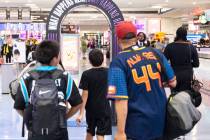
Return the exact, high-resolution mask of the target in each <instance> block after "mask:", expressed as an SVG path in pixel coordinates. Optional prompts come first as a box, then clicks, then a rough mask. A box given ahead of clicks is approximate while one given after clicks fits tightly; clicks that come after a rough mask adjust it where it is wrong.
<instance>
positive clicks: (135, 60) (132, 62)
mask: <svg viewBox="0 0 210 140" xmlns="http://www.w3.org/2000/svg"><path fill="white" fill-rule="evenodd" d="M140 61H141V56H140V55H138V54H137V55H135V56H132V58H129V59H128V60H127V63H128V65H129V67H130V68H132V67H133V66H134V65H135V64H137V63H138V62H140Z"/></svg>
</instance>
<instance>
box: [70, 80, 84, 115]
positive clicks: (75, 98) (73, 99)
mask: <svg viewBox="0 0 210 140" xmlns="http://www.w3.org/2000/svg"><path fill="white" fill-rule="evenodd" d="M68 102H69V103H70V105H71V106H72V107H71V109H70V110H69V112H68V113H67V115H66V118H67V119H69V118H70V117H72V116H73V115H74V114H76V113H77V111H78V110H79V109H80V108H81V105H82V98H81V96H80V94H79V90H78V88H77V86H76V84H75V82H74V81H73V86H72V91H71V96H70V98H69V99H68Z"/></svg>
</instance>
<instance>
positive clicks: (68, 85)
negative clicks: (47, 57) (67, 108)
mask: <svg viewBox="0 0 210 140" xmlns="http://www.w3.org/2000/svg"><path fill="white" fill-rule="evenodd" d="M72 87H73V79H72V78H71V75H70V74H68V82H67V90H66V100H68V99H69V98H70V96H71V91H72Z"/></svg>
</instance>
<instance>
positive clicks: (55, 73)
mask: <svg viewBox="0 0 210 140" xmlns="http://www.w3.org/2000/svg"><path fill="white" fill-rule="evenodd" d="M62 74H63V71H62V70H55V71H54V72H53V73H52V78H53V79H57V78H59V77H60V76H61V75H62Z"/></svg>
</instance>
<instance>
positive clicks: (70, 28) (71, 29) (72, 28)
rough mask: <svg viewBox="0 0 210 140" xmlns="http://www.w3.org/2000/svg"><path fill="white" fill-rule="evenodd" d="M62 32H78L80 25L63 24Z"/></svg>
mask: <svg viewBox="0 0 210 140" xmlns="http://www.w3.org/2000/svg"><path fill="white" fill-rule="evenodd" d="M61 33H67V34H76V33H78V26H76V25H62V26H61Z"/></svg>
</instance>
